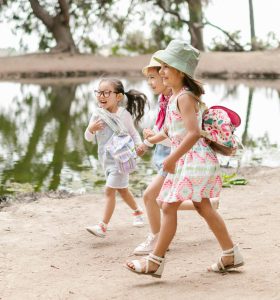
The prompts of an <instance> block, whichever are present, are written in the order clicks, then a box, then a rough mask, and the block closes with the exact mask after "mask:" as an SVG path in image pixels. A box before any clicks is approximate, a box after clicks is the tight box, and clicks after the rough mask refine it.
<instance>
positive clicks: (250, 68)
mask: <svg viewBox="0 0 280 300" xmlns="http://www.w3.org/2000/svg"><path fill="white" fill-rule="evenodd" d="M149 59H150V55H141V56H137V57H101V56H96V55H86V54H83V55H69V54H55V55H54V54H52V55H50V54H29V55H24V56H11V57H0V79H2V80H9V79H13V80H14V79H26V78H42V77H61V76H64V77H85V76H100V75H108V74H110V75H118V76H120V75H121V76H135V75H138V76H140V75H142V74H141V69H142V68H143V66H145V65H147V64H148V62H149ZM196 75H197V76H198V77H215V78H227V79H228V78H240V77H243V78H270V79H275V78H280V50H271V51H264V52H239V53H236V52H233V53H230V52H211V53H210V52H208V53H202V54H201V59H200V63H199V65H198V68H197V71H196Z"/></svg>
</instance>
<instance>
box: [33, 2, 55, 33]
mask: <svg viewBox="0 0 280 300" xmlns="http://www.w3.org/2000/svg"><path fill="white" fill-rule="evenodd" d="M29 2H30V5H31V8H32V10H33V12H34V15H35V16H36V17H37V18H38V19H40V20H41V21H42V22H43V23H44V24H45V25H46V26H47V28H51V27H52V25H53V18H52V17H51V16H50V15H49V13H48V12H47V11H46V10H45V9H44V8H43V7H42V6H41V5H40V3H39V1H38V0H29Z"/></svg>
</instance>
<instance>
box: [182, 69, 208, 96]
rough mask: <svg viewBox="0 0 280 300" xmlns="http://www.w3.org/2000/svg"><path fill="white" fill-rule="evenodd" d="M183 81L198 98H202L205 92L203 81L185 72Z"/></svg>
mask: <svg viewBox="0 0 280 300" xmlns="http://www.w3.org/2000/svg"><path fill="white" fill-rule="evenodd" d="M183 83H184V85H185V86H187V87H188V89H189V90H190V91H191V92H192V93H193V94H195V95H196V96H197V97H198V98H200V97H201V95H203V94H205V91H204V88H203V84H202V82H200V81H198V80H196V79H193V78H191V77H189V76H188V75H186V74H185V73H184V78H183Z"/></svg>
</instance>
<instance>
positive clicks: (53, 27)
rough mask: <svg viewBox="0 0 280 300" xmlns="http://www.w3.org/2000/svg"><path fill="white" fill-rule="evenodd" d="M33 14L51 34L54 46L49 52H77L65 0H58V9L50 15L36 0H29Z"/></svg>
mask: <svg viewBox="0 0 280 300" xmlns="http://www.w3.org/2000/svg"><path fill="white" fill-rule="evenodd" d="M29 2H30V5H31V8H32V10H33V13H34V15H35V16H36V17H37V18H38V19H40V20H41V21H42V22H43V23H44V25H45V26H46V27H47V29H48V31H49V32H50V33H51V34H52V35H53V37H54V39H55V41H56V44H57V45H56V46H55V47H54V48H53V49H51V52H72V53H75V52H78V49H77V47H76V45H75V42H74V40H73V37H72V34H71V31H70V26H69V9H68V3H67V1H66V0H58V4H59V9H60V11H59V12H58V13H57V15H56V16H55V17H52V16H51V15H50V14H49V13H48V12H47V11H46V10H45V9H44V8H43V6H41V5H40V3H39V1H38V0H29Z"/></svg>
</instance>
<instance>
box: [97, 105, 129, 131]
mask: <svg viewBox="0 0 280 300" xmlns="http://www.w3.org/2000/svg"><path fill="white" fill-rule="evenodd" d="M97 115H98V116H99V117H100V118H101V119H102V120H103V121H104V122H105V123H106V124H107V125H108V126H109V127H110V128H111V129H112V130H113V131H114V132H115V133H121V132H126V129H125V127H124V125H123V124H122V122H121V120H120V118H119V117H118V116H114V115H113V114H111V113H110V112H108V111H107V110H106V109H103V108H100V107H99V108H97Z"/></svg>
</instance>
